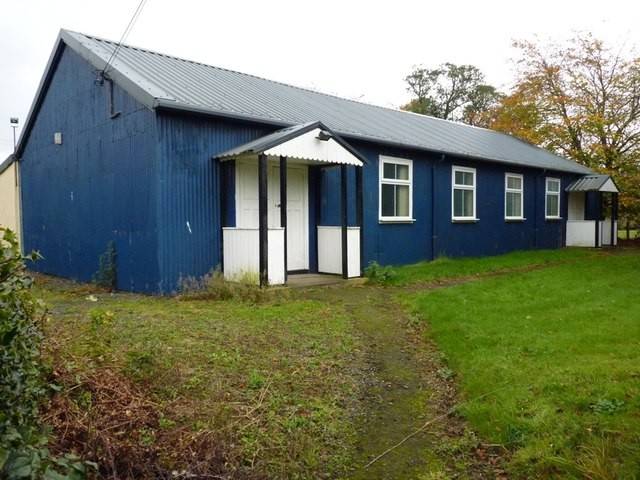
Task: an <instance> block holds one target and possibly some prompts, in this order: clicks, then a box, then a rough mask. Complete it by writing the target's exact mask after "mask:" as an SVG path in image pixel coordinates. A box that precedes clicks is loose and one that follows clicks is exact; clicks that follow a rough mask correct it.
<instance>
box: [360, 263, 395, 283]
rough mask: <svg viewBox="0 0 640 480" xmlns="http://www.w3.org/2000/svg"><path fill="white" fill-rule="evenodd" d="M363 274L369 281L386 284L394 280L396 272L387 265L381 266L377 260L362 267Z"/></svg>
mask: <svg viewBox="0 0 640 480" xmlns="http://www.w3.org/2000/svg"><path fill="white" fill-rule="evenodd" d="M364 275H365V276H366V277H367V281H368V282H369V283H375V284H378V285H387V284H389V283H391V282H393V280H395V278H396V276H397V274H396V272H395V270H393V268H391V267H390V266H389V265H387V266H385V267H383V266H382V265H380V264H379V263H378V262H375V261H374V262H370V263H369V266H368V267H367V268H365V269H364Z"/></svg>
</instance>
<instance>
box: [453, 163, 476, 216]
mask: <svg viewBox="0 0 640 480" xmlns="http://www.w3.org/2000/svg"><path fill="white" fill-rule="evenodd" d="M451 182H452V185H453V188H452V192H451V195H452V218H453V220H476V169H475V168H466V167H455V166H454V167H453V169H452V175H451Z"/></svg>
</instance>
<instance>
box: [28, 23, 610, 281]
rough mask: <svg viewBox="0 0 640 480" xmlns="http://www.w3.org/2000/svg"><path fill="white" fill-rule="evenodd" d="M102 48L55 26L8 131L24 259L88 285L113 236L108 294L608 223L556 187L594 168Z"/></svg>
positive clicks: (492, 246)
mask: <svg viewBox="0 0 640 480" xmlns="http://www.w3.org/2000/svg"><path fill="white" fill-rule="evenodd" d="M114 46H115V45H114V44H113V43H111V42H109V41H106V40H102V39H98V38H95V37H91V36H87V35H83V34H79V33H75V32H69V31H64V30H63V31H61V33H60V36H59V38H58V40H57V42H56V45H55V48H54V51H53V53H52V55H51V58H50V60H49V64H48V65H47V68H46V71H45V75H44V77H43V79H42V82H41V84H40V87H39V90H38V93H37V96H36V98H35V100H34V103H33V106H32V109H31V112H30V114H29V118H28V121H27V124H26V126H25V129H24V131H23V134H22V136H21V138H20V142H19V147H18V152H17V157H18V158H19V161H20V162H21V165H20V166H21V181H22V221H23V227H22V229H23V245H24V248H25V249H26V250H39V251H40V252H41V253H42V255H43V257H44V258H43V260H42V261H40V262H37V263H36V264H35V265H34V268H35V269H36V270H39V271H42V272H45V273H50V274H54V275H59V276H63V277H69V278H73V279H77V280H80V281H87V280H90V279H91V278H92V275H93V274H94V273H95V272H96V270H97V269H98V259H99V257H100V255H101V254H102V253H103V252H104V251H105V249H106V248H107V245H108V243H109V242H111V241H113V242H115V247H116V252H117V273H118V277H117V278H118V288H119V289H122V290H131V291H141V292H152V293H171V292H173V291H175V290H176V288H177V287H178V283H179V280H180V278H183V277H187V276H193V277H199V276H202V275H204V274H206V273H207V272H209V271H210V270H212V269H213V268H215V267H216V266H220V267H221V268H223V269H224V271H225V275H227V276H229V277H232V276H233V275H237V274H239V273H240V272H242V271H243V270H246V271H248V270H252V269H254V267H255V269H256V270H260V272H262V270H263V269H264V270H265V275H266V269H267V264H268V268H269V274H268V275H267V276H268V279H269V280H270V281H271V283H283V282H284V281H286V278H287V275H288V274H291V273H295V272H297V271H311V272H318V271H320V272H324V273H342V274H343V275H345V276H354V275H356V274H359V273H360V271H361V269H362V268H363V267H364V266H366V265H367V264H368V263H369V262H371V261H378V262H379V263H381V264H406V263H412V262H417V261H420V260H428V259H433V258H436V257H438V256H442V255H446V256H452V257H455V256H463V255H492V254H498V253H503V252H507V251H511V250H516V249H531V248H558V247H563V246H564V245H565V244H567V243H570V244H571V242H573V238H574V236H575V235H576V233H575V232H574V230H572V228H573V226H571V225H570V223H571V221H575V222H583V223H581V224H580V225H578V223H576V225H575V227H576V228H578V227H580V228H582V229H583V230H584V228H586V227H585V225H586V223H585V222H589V221H593V222H594V227H593V228H594V233H593V234H592V236H591V237H590V239H591V240H592V241H593V242H594V246H598V245H599V244H600V245H601V244H605V243H606V242H607V238H606V232H607V229H609V228H611V232H612V230H613V226H614V224H615V212H613V208H612V212H611V215H610V218H609V222H610V223H609V224H606V223H604V222H606V218H605V213H603V211H601V210H602V209H601V208H600V205H601V202H600V203H597V202H596V203H597V205H596V210H597V211H596V212H595V213H593V210H594V207H593V205H591V204H592V203H593V201H592V200H591V201H589V202H588V201H587V200H586V199H587V198H591V199H592V198H593V195H592V194H591V193H587V194H584V192H576V193H575V195H578V194H579V193H583V197H577V196H576V197H575V198H574V199H573V200H572V199H571V198H570V196H571V195H573V194H574V192H573V191H572V192H568V191H566V190H567V188H568V187H570V185H571V184H572V183H573V182H575V181H578V180H580V179H581V178H582V177H584V176H585V175H590V174H591V172H590V170H588V169H586V168H585V167H582V166H580V165H578V164H577V163H575V162H573V161H570V160H567V159H564V158H561V157H558V156H556V155H553V154H552V153H550V152H547V151H544V150H541V149H539V148H537V147H535V146H532V145H529V144H527V143H525V142H522V141H520V140H517V139H515V138H513V137H510V136H507V135H504V134H500V133H497V132H492V131H489V130H485V129H480V128H475V127H469V126H465V125H461V124H456V123H453V122H446V121H442V120H438V119H433V118H430V117H424V116H418V115H414V114H410V113H406V112H400V111H396V110H391V109H385V108H380V107H375V106H371V105H366V104H362V103H358V102H353V101H350V100H344V99H340V98H337V97H333V96H329V95H324V94H320V93H317V92H311V91H308V90H304V89H300V88H296V87H292V86H289V85H284V84H280V83H277V82H271V81H268V80H264V79H260V78H257V77H253V76H250V75H245V74H240V73H237V72H230V71H227V70H223V69H218V68H215V67H210V66H207V65H202V64H198V63H195V62H189V61H186V60H181V59H176V58H174V57H169V56H166V55H161V54H158V53H154V52H149V51H147V50H143V49H138V48H134V47H127V46H125V47H123V48H122V49H121V51H120V53H119V54H118V56H117V57H116V60H115V61H114V62H113V64H112V65H110V66H109V68H108V69H107V71H106V72H105V73H104V74H103V73H101V71H102V69H103V68H104V66H105V63H106V61H107V59H108V58H109V56H110V54H111V52H112V50H113V48H114ZM296 126H297V127H296ZM291 128H293V129H291ZM271 134H274V135H271ZM269 135H271V136H269ZM267 136H268V137H267ZM263 138H266V139H267V140H268V141H265V142H262V143H261V142H260V139H263ZM256 140H257V143H256ZM272 140H273V141H272ZM283 172H286V175H283ZM261 182H264V183H261ZM603 185H604V184H603V182H601V183H600V184H599V186H598V188H599V189H600V190H599V191H598V192H597V194H596V195H600V197H598V198H601V197H602V192H608V193H611V195H612V198H614V197H615V196H616V194H617V189H615V188H612V187H611V185H610V184H609V187H607V186H603ZM570 190H571V189H570ZM263 197H264V198H263ZM261 202H262V203H261ZM587 204H588V205H587ZM612 204H613V202H612ZM283 205H284V207H283ZM585 205H587V207H586V208H585ZM585 210H588V212H587V213H586V214H585ZM589 212H591V213H589ZM263 214H264V215H263ZM580 216H581V217H582V218H580ZM265 222H266V223H265ZM285 227H286V228H285ZM352 231H353V232H354V233H353V234H352ZM576 231H577V230H576ZM581 231H582V230H581ZM279 232H280V233H279ZM589 232H591V230H589ZM598 235H599V237H598ZM567 236H569V239H571V240H570V242H568V240H569V239H568V238H567ZM267 240H268V246H267ZM609 242H610V243H612V244H613V243H615V239H614V236H613V233H611V236H610V237H609ZM263 244H264V245H263ZM263 247H264V249H263ZM349 262H352V263H349ZM266 278H267V277H265V279H266Z"/></svg>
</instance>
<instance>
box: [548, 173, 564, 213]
mask: <svg viewBox="0 0 640 480" xmlns="http://www.w3.org/2000/svg"><path fill="white" fill-rule="evenodd" d="M545 217H546V218H560V179H559V178H547V180H546V186H545Z"/></svg>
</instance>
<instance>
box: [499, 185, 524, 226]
mask: <svg viewBox="0 0 640 480" xmlns="http://www.w3.org/2000/svg"><path fill="white" fill-rule="evenodd" d="M523 192H524V181H523V177H522V175H519V174H517V173H507V174H505V176H504V218H505V219H507V220H523V219H524V213H523V211H524V205H523V203H524V198H523V197H524V195H523Z"/></svg>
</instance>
